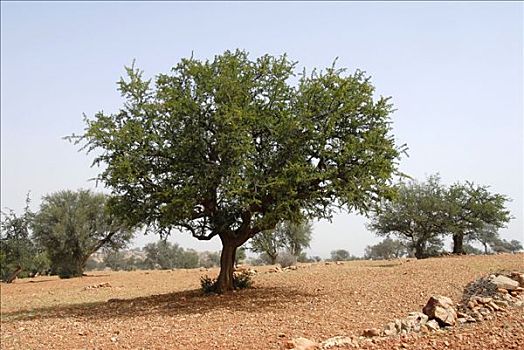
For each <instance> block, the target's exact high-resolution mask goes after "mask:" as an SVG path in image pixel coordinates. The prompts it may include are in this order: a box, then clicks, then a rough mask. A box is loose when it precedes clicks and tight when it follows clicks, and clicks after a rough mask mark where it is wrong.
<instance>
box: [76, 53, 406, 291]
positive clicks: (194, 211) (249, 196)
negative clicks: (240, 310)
mask: <svg viewBox="0 0 524 350" xmlns="http://www.w3.org/2000/svg"><path fill="white" fill-rule="evenodd" d="M295 67H296V63H295V62H292V61H290V60H289V59H288V58H287V57H286V56H285V55H284V56H281V57H272V56H269V55H265V56H262V57H260V58H258V59H256V60H250V59H249V57H248V54H247V53H246V52H244V51H240V50H237V51H235V52H230V51H226V52H225V53H224V54H222V55H217V56H215V58H214V59H213V60H206V61H200V60H197V59H194V58H190V59H183V60H182V61H181V62H180V63H179V64H178V65H176V66H175V67H174V68H173V69H171V70H170V73H169V74H161V75H159V76H158V77H156V79H154V80H148V79H145V78H143V76H142V72H140V71H139V70H137V69H135V68H134V67H131V68H128V69H127V73H128V79H121V81H120V82H119V90H120V92H121V94H122V96H123V97H124V98H125V102H124V103H123V107H122V108H121V109H120V110H119V111H117V112H116V113H114V114H104V113H102V112H100V113H97V114H96V115H95V116H94V119H93V120H87V119H86V123H87V127H86V129H85V133H84V134H83V135H81V136H79V137H75V136H73V137H72V138H71V139H73V140H76V142H79V143H83V144H84V148H85V149H87V150H88V151H92V150H96V151H97V156H96V158H95V163H96V164H105V166H104V168H103V169H104V170H103V172H102V173H101V174H100V176H99V179H100V180H101V181H102V182H103V183H104V184H105V185H106V186H107V187H108V188H109V189H111V191H112V194H113V195H114V200H113V202H112V209H113V212H114V213H118V214H119V215H120V216H122V217H124V218H125V219H126V220H129V221H130V222H131V223H133V224H145V225H146V226H147V227H149V228H150V229H152V230H157V231H159V232H161V233H169V232H171V230H173V229H180V230H184V231H187V232H189V233H191V234H192V235H193V236H194V237H196V238H197V239H200V240H210V239H212V238H213V237H215V236H218V237H219V238H220V240H221V242H222V246H223V249H222V252H221V264H220V265H221V270H220V274H219V276H218V283H217V284H216V288H217V291H218V292H220V293H221V292H227V291H230V290H232V289H234V286H233V265H234V260H235V255H236V249H237V248H238V247H240V246H242V245H243V244H244V243H245V242H247V241H248V240H249V239H251V238H253V237H256V236H257V235H258V234H260V233H261V232H264V231H267V230H272V229H273V228H274V227H275V226H276V225H277V223H279V222H280V221H282V220H288V219H289V220H292V221H299V220H300V219H303V218H304V217H306V218H331V217H332V215H333V208H334V207H337V208H346V209H348V210H350V211H353V210H354V211H358V212H361V213H364V212H367V211H368V210H369V208H371V207H372V205H373V203H374V202H376V201H378V200H379V199H380V198H382V197H383V196H387V197H389V196H391V194H392V190H391V187H390V184H391V178H392V176H394V175H395V174H396V173H397V167H398V164H397V163H398V162H397V161H398V159H399V156H400V154H401V152H402V151H403V147H400V148H399V147H397V146H396V145H395V138H394V137H393V135H392V134H391V130H392V128H391V119H390V113H391V112H392V110H393V108H392V105H391V104H390V102H389V99H388V98H383V97H380V98H378V99H374V95H375V89H374V87H373V85H372V84H371V81H370V78H369V77H368V76H366V75H365V74H364V73H363V72H361V71H357V72H355V73H354V74H347V73H346V72H345V70H344V69H337V68H335V66H334V65H333V66H332V67H330V68H327V69H325V70H323V71H316V70H315V71H313V73H312V74H310V75H306V74H305V73H304V74H302V75H299V76H298V81H294V80H295V79H294V78H293V77H294V76H296V75H295Z"/></svg>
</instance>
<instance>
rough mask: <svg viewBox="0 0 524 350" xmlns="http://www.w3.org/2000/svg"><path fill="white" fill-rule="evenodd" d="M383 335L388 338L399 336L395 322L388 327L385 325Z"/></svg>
mask: <svg viewBox="0 0 524 350" xmlns="http://www.w3.org/2000/svg"><path fill="white" fill-rule="evenodd" d="M382 334H384V335H385V336H387V337H389V336H392V335H397V334H398V329H397V327H396V325H395V322H389V323H388V324H387V325H385V326H384V329H383V330H382Z"/></svg>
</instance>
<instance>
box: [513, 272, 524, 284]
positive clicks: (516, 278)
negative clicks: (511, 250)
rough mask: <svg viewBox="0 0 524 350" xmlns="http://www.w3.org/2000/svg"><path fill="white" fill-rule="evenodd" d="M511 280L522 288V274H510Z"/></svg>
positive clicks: (523, 275) (523, 278)
mask: <svg viewBox="0 0 524 350" xmlns="http://www.w3.org/2000/svg"><path fill="white" fill-rule="evenodd" d="M510 276H511V279H513V280H515V281H517V282H518V283H519V285H520V286H521V287H524V273H520V272H512V273H511V275H510Z"/></svg>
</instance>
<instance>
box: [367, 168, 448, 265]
mask: <svg viewBox="0 0 524 350" xmlns="http://www.w3.org/2000/svg"><path fill="white" fill-rule="evenodd" d="M445 194H446V192H445V188H444V187H443V186H441V185H440V178H439V177H438V175H433V176H430V177H429V178H428V179H427V181H426V182H422V183H420V182H417V181H410V182H408V183H401V184H400V185H399V186H398V192H397V196H396V197H395V198H394V199H393V200H390V201H383V202H382V203H381V205H380V206H379V207H378V208H377V209H376V211H375V213H374V214H373V215H372V217H371V223H370V224H369V226H368V227H369V228H370V230H372V231H375V233H376V234H377V235H379V236H382V237H384V236H390V235H396V236H398V237H399V239H400V240H401V241H402V242H403V243H404V245H405V246H406V247H408V249H409V250H410V251H414V255H415V257H417V258H418V259H421V258H426V257H428V256H432V255H435V254H437V253H438V252H440V250H441V249H442V247H443V242H442V236H443V235H444V234H445V233H447V232H448V231H447V230H448V225H449V220H448V215H447V205H448V204H447V202H446V198H445ZM410 253H411V252H410Z"/></svg>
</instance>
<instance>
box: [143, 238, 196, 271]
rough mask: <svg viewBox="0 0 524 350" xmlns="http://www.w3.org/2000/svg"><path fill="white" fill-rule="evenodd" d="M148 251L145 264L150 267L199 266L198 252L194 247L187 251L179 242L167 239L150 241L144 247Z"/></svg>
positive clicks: (188, 267)
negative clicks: (173, 242)
mask: <svg viewBox="0 0 524 350" xmlns="http://www.w3.org/2000/svg"><path fill="white" fill-rule="evenodd" d="M144 252H145V253H146V259H145V264H146V266H148V268H150V269H156V268H159V269H162V270H166V269H174V268H184V269H191V268H196V267H198V263H199V257H198V253H197V252H196V251H194V250H192V249H188V250H187V251H186V250H184V248H182V247H180V246H179V245H178V244H176V243H175V244H172V243H170V242H168V241H166V240H160V241H158V242H156V243H149V244H147V245H146V246H145V247H144Z"/></svg>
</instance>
